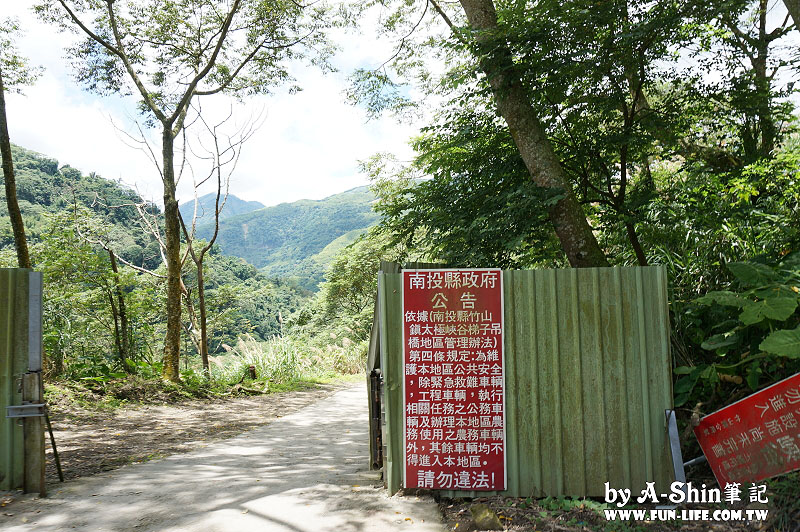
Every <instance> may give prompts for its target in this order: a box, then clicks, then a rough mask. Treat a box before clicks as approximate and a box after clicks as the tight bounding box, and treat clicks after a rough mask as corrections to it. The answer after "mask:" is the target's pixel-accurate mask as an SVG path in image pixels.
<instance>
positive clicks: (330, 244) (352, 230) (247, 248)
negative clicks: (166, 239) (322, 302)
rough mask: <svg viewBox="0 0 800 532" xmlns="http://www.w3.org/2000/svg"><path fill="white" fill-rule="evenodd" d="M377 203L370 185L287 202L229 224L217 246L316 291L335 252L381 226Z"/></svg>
mask: <svg viewBox="0 0 800 532" xmlns="http://www.w3.org/2000/svg"><path fill="white" fill-rule="evenodd" d="M374 201H375V196H374V194H373V193H372V192H371V191H370V190H369V189H368V188H367V187H358V188H354V189H352V190H348V191H346V192H342V193H340V194H335V195H333V196H330V197H328V198H325V199H322V200H318V201H314V200H301V201H295V202H293V203H281V204H280V205H275V206H274V207H267V208H264V209H260V210H257V211H253V212H249V213H246V214H241V215H238V216H232V217H230V218H227V219H225V220H223V221H222V222H221V224H220V232H219V238H218V240H217V242H218V243H219V245H220V248H221V249H222V251H223V252H224V253H226V254H228V255H236V256H238V257H242V258H244V259H245V260H247V261H248V262H249V263H251V264H253V265H255V266H256V267H258V268H261V269H262V271H264V273H266V274H267V275H270V276H276V277H283V278H287V279H291V280H293V281H295V282H297V283H298V284H299V285H300V286H302V287H304V288H307V289H309V290H316V287H317V284H318V283H319V282H320V281H322V279H323V275H324V272H325V268H326V267H327V266H328V264H330V261H331V259H332V257H333V255H334V253H335V252H336V251H338V250H340V249H341V248H343V247H344V246H346V245H348V244H350V243H352V242H353V241H354V240H355V239H356V238H357V237H358V235H360V234H361V233H363V232H364V231H365V230H366V229H367V228H368V227H370V226H371V225H374V224H375V223H377V221H378V216H377V214H375V212H373V210H372V204H373V202H374ZM212 233H213V227H211V226H209V225H204V226H202V227H200V228H199V230H198V235H199V236H200V237H205V238H208V237H209V236H210V235H211V234H212Z"/></svg>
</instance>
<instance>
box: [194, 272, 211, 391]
mask: <svg viewBox="0 0 800 532" xmlns="http://www.w3.org/2000/svg"><path fill="white" fill-rule="evenodd" d="M203 283H204V281H203V259H202V257H201V258H200V260H199V261H198V262H197V299H198V303H200V358H201V359H202V361H203V374H204V375H205V376H206V377H209V376H210V375H211V370H210V369H209V367H208V320H207V319H206V289H205V286H203Z"/></svg>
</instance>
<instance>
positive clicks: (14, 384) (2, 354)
mask: <svg viewBox="0 0 800 532" xmlns="http://www.w3.org/2000/svg"><path fill="white" fill-rule="evenodd" d="M30 274H31V271H30V270H25V269H11V268H0V490H9V489H15V488H20V487H22V486H23V484H24V479H25V477H24V473H25V472H24V446H23V433H22V424H21V423H20V422H19V420H16V419H8V418H6V407H7V406H13V405H19V404H22V389H21V380H20V379H21V378H22V374H24V373H25V372H27V371H28V358H29V345H28V337H29V310H28V298H29V286H30V280H31V276H30Z"/></svg>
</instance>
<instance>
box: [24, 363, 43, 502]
mask: <svg viewBox="0 0 800 532" xmlns="http://www.w3.org/2000/svg"><path fill="white" fill-rule="evenodd" d="M22 402H23V404H25V403H32V404H40V403H43V402H44V401H42V374H41V373H40V372H28V373H26V374H24V375H23V376H22ZM42 419H43V418H42V417H26V418H24V420H23V427H22V431H23V435H24V438H25V444H24V445H25V485H24V488H25V493H33V492H36V491H38V492H39V495H40V496H42V497H44V496H46V495H47V489H46V487H45V483H44V466H45V462H44V428H43V426H42Z"/></svg>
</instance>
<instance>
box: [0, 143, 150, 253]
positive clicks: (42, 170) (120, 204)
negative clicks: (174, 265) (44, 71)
mask: <svg viewBox="0 0 800 532" xmlns="http://www.w3.org/2000/svg"><path fill="white" fill-rule="evenodd" d="M11 155H12V158H13V160H14V170H15V173H16V181H17V199H18V200H19V206H20V210H21V211H22V218H23V220H24V223H25V231H26V234H27V238H28V240H29V242H36V241H37V240H38V239H39V237H40V235H41V233H42V232H44V231H46V230H48V227H50V226H51V225H52V223H53V222H52V221H51V219H52V218H53V217H54V216H58V215H60V214H63V213H65V212H74V211H75V209H76V208H85V209H88V210H89V211H91V212H92V215H93V216H94V217H95V218H96V219H97V220H98V221H99V222H100V223H102V225H103V228H104V233H105V234H106V236H107V238H108V239H109V241H111V242H113V243H114V247H115V249H116V250H117V252H118V253H119V254H120V255H122V256H123V257H124V258H125V259H127V260H129V261H131V262H133V263H135V264H137V265H139V266H143V267H146V268H155V267H157V266H158V264H159V262H160V255H159V252H158V244H157V243H156V241H155V239H154V238H153V237H152V235H150V234H148V233H146V232H144V231H143V230H142V229H141V227H140V223H139V220H140V218H139V214H138V213H137V211H136V208H135V207H134V205H135V204H146V202H145V201H144V200H143V199H142V198H141V197H139V195H138V194H137V193H136V192H135V191H134V190H132V189H131V188H129V187H127V186H125V185H123V184H122V183H120V182H116V181H111V180H108V179H104V178H102V177H100V176H98V175H97V174H95V173H94V172H92V173H89V174H86V175H84V174H82V173H81V172H80V170H77V169H75V168H72V167H71V166H69V165H63V166H60V167H59V163H58V161H56V160H55V159H52V158H50V157H47V156H46V155H42V154H40V153H36V152H33V151H30V150H26V149H25V148H21V147H19V146H14V145H12V146H11ZM0 181H2V173H0ZM147 209H148V210H149V211H150V212H154V213H157V212H158V207H156V206H155V205H152V204H149V205H148V207H147ZM13 243H14V238H13V234H12V231H11V221H10V219H9V217H8V211H7V208H6V201H5V189H4V188H3V187H0V248H3V247H7V246H13Z"/></svg>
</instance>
